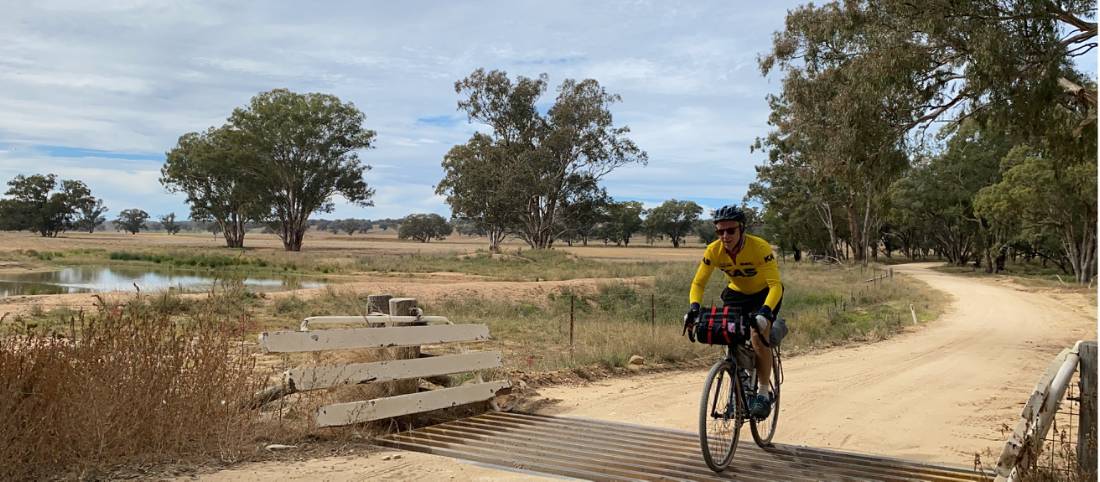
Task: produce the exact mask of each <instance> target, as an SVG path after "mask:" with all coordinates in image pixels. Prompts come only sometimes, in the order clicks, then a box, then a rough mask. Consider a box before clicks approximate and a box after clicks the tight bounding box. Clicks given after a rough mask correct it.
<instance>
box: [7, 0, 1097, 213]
mask: <svg viewBox="0 0 1100 482" xmlns="http://www.w3.org/2000/svg"><path fill="white" fill-rule="evenodd" d="M801 3H803V2H801V1H774V2H749V3H746V2H729V1H713V2H671V1H662V2H655V1H654V2H650V1H605V2H579V1H577V2H572V1H560V2H549V3H548V2H523V1H500V2H496V1H470V2H427V1H406V2H356V1H348V2H315V3H310V4H306V3H302V2H276V1H271V2H246V1H232V2H229V1H225V2H220V1H202V2H183V1H180V2H163V1H159V2H153V1H145V0H118V1H111V0H102V1H97V2H86V1H52V0H38V1H35V2H13V4H12V5H9V6H6V7H4V8H3V11H4V15H3V16H0V182H6V181H7V180H8V179H11V178H12V177H14V176H15V175H18V174H26V175H29V174H36V173H41V174H44V173H54V174H57V175H58V176H59V177H61V178H63V179H80V180H83V181H84V182H85V183H86V184H87V185H88V186H89V187H90V188H91V190H92V193H93V195H95V196H97V197H99V198H102V199H103V200H104V202H105V204H106V205H107V206H108V207H109V208H110V209H111V211H110V212H109V213H108V215H109V216H112V215H117V213H118V212H120V211H122V210H124V209H129V208H141V209H144V210H146V211H148V212H149V213H150V214H152V215H154V216H159V215H163V214H167V213H168V212H175V213H177V215H179V216H180V217H185V216H186V214H187V213H188V212H189V210H188V207H187V205H186V203H185V202H184V200H185V199H184V197H183V196H182V195H179V194H172V193H168V192H167V191H166V190H165V189H164V188H163V187H162V186H161V184H160V183H159V182H158V179H159V177H160V167H161V165H162V164H163V161H164V153H165V152H166V151H168V150H169V149H171V148H172V147H173V146H174V145H175V144H176V140H177V139H178V138H179V136H180V135H182V134H184V133H187V132H192V131H201V130H204V129H206V128H208V127H210V126H220V125H222V124H224V123H225V119H226V117H227V116H228V115H229V114H230V112H231V111H232V110H233V109H234V108H235V107H240V106H244V105H246V104H247V103H248V101H249V99H250V98H251V97H252V96H253V95H256V94H257V93H259V92H263V91H267V90H270V89H274V88H288V89H291V90H293V91H296V92H302V93H304V92H323V93H327V94H333V95H336V96H338V97H339V98H340V99H341V100H343V101H345V102H351V103H354V104H355V106H356V107H358V108H359V109H360V110H362V111H363V113H364V114H365V116H366V121H365V123H364V126H365V127H366V128H368V129H371V130H374V131H376V132H377V137H376V139H375V141H376V142H375V144H374V148H373V149H369V150H365V151H362V152H361V153H360V158H361V159H362V160H363V162H364V163H366V164H369V165H370V166H371V170H370V171H368V172H367V173H366V175H365V176H364V177H365V179H366V181H367V183H368V185H370V186H371V187H373V188H374V189H375V190H376V194H375V196H374V198H373V201H374V206H372V207H360V206H356V205H352V204H349V203H346V202H343V201H342V200H340V199H337V200H336V201H337V202H336V209H335V211H334V212H332V213H327V214H326V213H318V214H315V215H314V217H315V218H329V219H333V218H349V217H355V218H369V219H379V218H391V217H392V218H396V217H402V216H405V215H407V214H410V213H424V212H434V213H439V214H442V215H444V216H449V215H450V209H449V207H448V206H447V205H446V203H445V202H444V200H443V198H442V197H440V196H437V195H435V184H436V183H438V182H439V180H440V179H441V178H442V175H443V171H442V168H441V167H440V161H441V160H442V159H443V155H444V154H445V153H446V152H447V151H448V150H449V149H450V148H451V147H452V146H454V145H456V144H461V143H464V142H466V141H467V140H468V139H469V137H470V135H471V134H472V133H473V132H475V130H476V129H477V126H474V125H471V124H470V123H469V122H467V119H466V116H465V114H463V113H461V112H459V111H458V110H457V102H458V100H459V97H458V95H457V94H456V93H455V91H454V83H455V81H457V80H459V79H462V78H464V77H466V76H467V75H469V74H470V73H471V72H473V71H474V70H475V69H477V68H485V69H487V70H491V69H497V70H503V71H505V72H507V73H508V74H509V76H511V77H512V78H513V79H514V78H515V77H516V76H519V75H522V76H527V77H535V76H537V75H539V74H540V73H546V74H547V75H548V76H549V80H550V85H551V89H550V91H548V92H547V94H546V95H544V97H543V99H542V100H541V102H540V103H541V104H542V105H540V107H542V108H546V107H549V105H550V104H551V103H552V102H553V88H554V87H556V86H557V85H558V84H560V83H561V81H562V80H563V79H566V78H572V79H578V80H579V79H584V78H594V79H596V80H598V81H599V82H600V84H601V85H602V86H603V87H605V88H606V89H607V90H608V91H609V92H611V93H615V94H619V95H621V96H622V101H621V102H619V103H617V104H614V105H613V106H612V108H611V111H612V114H613V116H614V121H615V125H616V126H628V127H629V128H630V129H631V133H630V134H629V137H630V138H631V139H633V140H634V141H635V142H636V143H637V145H638V146H639V147H640V148H641V149H643V150H644V151H646V152H647V153H648V155H649V164H648V166H645V167H642V166H629V167H623V168H619V169H618V170H616V171H614V172H612V173H611V174H609V175H608V176H606V177H605V178H604V181H603V185H604V186H605V187H606V188H607V191H608V193H609V194H610V195H611V196H612V197H613V198H614V199H616V200H619V201H625V200H637V201H642V202H643V203H644V204H645V205H646V207H654V206H656V205H658V204H660V203H661V202H663V201H665V200H668V199H680V200H683V199H688V200H693V201H695V202H697V203H699V204H700V205H702V206H704V207H705V208H707V209H713V208H717V207H719V206H721V205H724V204H730V203H736V202H740V200H741V199H742V197H743V196H744V194H745V191H746V190H747V188H748V184H749V183H750V182H752V180H753V178H754V177H755V171H754V169H753V166H755V165H757V164H760V163H762V162H763V160H764V156H763V154H762V153H760V152H756V153H752V152H750V150H749V146H750V145H751V144H752V142H753V141H754V140H755V139H756V138H757V137H762V136H764V135H766V134H767V132H768V130H769V128H768V125H767V116H768V108H767V104H766V101H765V99H766V96H767V95H768V94H770V93H772V94H774V93H778V91H779V85H780V80H781V78H780V76H779V74H777V73H773V74H771V76H770V77H767V78H766V77H764V76H762V75H761V73H760V70H759V68H758V65H757V58H758V56H759V55H761V54H764V53H766V52H767V51H768V50H769V48H770V46H771V39H772V34H773V32H775V31H777V30H780V29H782V28H783V23H784V18H785V15H786V12H787V10H788V9H791V8H794V7H796V6H797V5H799V4H801ZM750 4H751V5H753V6H752V7H751V8H750V7H747V5H750ZM307 5H308V6H307ZM1089 57H1090V59H1089V60H1088V61H1089V62H1090V63H1091V65H1090V67H1089V68H1090V71H1092V72H1095V71H1096V67H1095V59H1094V58H1092V57H1091V56H1089Z"/></svg>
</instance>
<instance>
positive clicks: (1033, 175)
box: [974, 111, 1097, 283]
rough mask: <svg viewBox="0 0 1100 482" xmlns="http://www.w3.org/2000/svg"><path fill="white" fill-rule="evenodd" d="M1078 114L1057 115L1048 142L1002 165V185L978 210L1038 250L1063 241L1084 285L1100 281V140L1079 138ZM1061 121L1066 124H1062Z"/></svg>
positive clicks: (1024, 148) (1019, 151) (1022, 149)
mask: <svg viewBox="0 0 1100 482" xmlns="http://www.w3.org/2000/svg"><path fill="white" fill-rule="evenodd" d="M1078 114H1079V113H1077V112H1069V111H1061V112H1060V113H1059V112H1058V111H1055V114H1053V115H1055V116H1056V117H1054V118H1052V119H1051V120H1052V121H1054V123H1053V124H1050V128H1049V129H1048V130H1047V136H1046V139H1045V142H1041V143H1038V144H1020V145H1018V146H1016V147H1015V148H1013V149H1012V150H1011V151H1010V152H1009V153H1008V155H1006V156H1005V157H1004V159H1003V160H1002V161H1001V180H1000V182H998V183H996V184H993V185H991V186H988V187H985V188H983V189H982V190H981V191H980V192H979V193H978V195H977V197H976V198H975V201H974V202H975V210H976V211H977V212H978V213H980V214H981V215H982V216H984V217H986V218H988V219H989V220H990V222H991V223H992V224H993V225H994V226H999V227H1000V228H1001V229H1004V230H1006V231H1015V232H1017V233H1018V237H1019V238H1020V239H1022V240H1024V241H1025V242H1027V243H1028V244H1031V245H1033V246H1041V245H1043V244H1046V243H1048V242H1049V240H1051V239H1055V240H1057V244H1058V246H1059V247H1060V251H1061V255H1062V257H1064V258H1065V259H1066V260H1068V264H1069V266H1070V267H1071V269H1072V271H1073V274H1074V275H1075V277H1076V279H1077V281H1078V282H1080V283H1087V282H1089V281H1090V280H1092V279H1093V278H1094V277H1095V276H1096V263H1097V258H1096V245H1097V235H1096V223H1097V206H1096V199H1097V186H1096V180H1097V168H1096V150H1097V144H1096V134H1095V130H1093V133H1092V135H1091V136H1078V135H1076V134H1074V133H1073V131H1074V130H1076V129H1078V126H1079V121H1078V117H1077V116H1078ZM1058 117H1060V118H1061V122H1057V121H1058Z"/></svg>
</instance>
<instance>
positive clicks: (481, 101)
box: [437, 69, 647, 249]
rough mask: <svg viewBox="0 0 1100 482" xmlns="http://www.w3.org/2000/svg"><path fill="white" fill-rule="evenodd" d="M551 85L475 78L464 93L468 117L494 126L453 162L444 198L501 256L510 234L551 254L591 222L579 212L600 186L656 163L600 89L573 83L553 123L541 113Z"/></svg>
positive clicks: (566, 84)
mask: <svg viewBox="0 0 1100 482" xmlns="http://www.w3.org/2000/svg"><path fill="white" fill-rule="evenodd" d="M547 86H548V77H547V76H546V75H545V74H543V75H541V76H539V77H538V78H537V79H532V78H527V77H522V76H520V77H517V79H516V80H515V81H514V82H513V81H512V80H511V79H510V78H508V75H507V74H506V73H505V72H502V71H498V70H493V71H488V72H486V71H485V70H484V69H478V70H475V71H474V72H473V73H472V74H470V75H469V76H468V77H466V78H465V79H462V80H460V81H458V82H456V83H455V92H456V93H458V94H460V95H462V96H463V98H462V99H460V100H459V102H458V108H459V110H462V111H464V112H466V115H467V117H468V119H469V120H470V121H471V122H478V123H481V124H484V125H486V126H488V128H489V131H490V132H488V133H476V134H474V135H473V136H472V137H471V139H470V140H469V141H468V142H467V143H466V144H464V145H459V146H455V148H453V149H451V151H450V152H449V153H448V155H447V156H446V157H445V158H444V161H443V169H444V177H443V180H442V181H441V182H440V183H439V185H438V186H437V192H438V193H440V194H442V195H445V196H447V202H448V203H449V204H450V205H451V208H452V211H453V212H454V215H455V216H456V217H461V218H465V219H469V220H471V221H473V222H476V223H478V224H479V225H480V226H481V227H482V228H483V229H485V230H486V231H487V232H488V233H489V236H490V248H491V249H498V247H499V242H500V240H502V239H503V236H504V235H505V234H506V233H512V234H515V235H517V236H519V237H520V238H521V239H523V240H524V241H525V242H527V244H528V245H530V246H531V247H534V248H548V247H551V246H552V245H553V242H554V240H555V239H558V238H561V237H562V235H563V234H564V232H565V231H567V230H569V229H570V226H575V223H570V222H569V219H568V218H569V217H571V216H575V215H579V214H578V213H582V212H585V210H584V209H581V208H580V207H579V206H573V208H570V205H571V204H577V203H583V202H587V201H585V200H587V199H592V198H593V197H598V196H599V194H598V193H599V191H600V189H599V184H598V183H599V180H600V178H602V177H603V176H604V175H606V174H608V173H610V172H612V171H613V170H615V169H616V168H618V167H621V166H623V165H627V164H635V163H637V164H645V163H646V162H647V157H646V154H645V152H644V151H642V150H641V149H639V148H638V147H637V146H636V145H635V144H634V142H633V141H632V140H630V139H629V138H628V137H627V134H628V133H629V132H630V129H629V128H627V127H615V125H614V121H613V118H612V115H611V111H610V106H611V104H613V103H615V102H619V101H620V100H621V98H620V97H619V96H618V95H615V94H611V93H608V92H607V91H606V90H605V89H604V88H603V87H602V86H600V84H599V82H597V81H596V80H594V79H585V80H582V81H579V82H578V81H576V80H573V79H565V80H564V81H562V83H561V84H560V85H559V87H558V88H557V97H556V98H555V101H554V104H553V105H552V106H551V107H550V109H549V111H548V112H547V113H546V114H542V113H540V111H539V109H538V108H537V107H536V104H537V102H538V101H539V99H540V98H541V97H542V95H543V93H544V92H545V91H546V89H547Z"/></svg>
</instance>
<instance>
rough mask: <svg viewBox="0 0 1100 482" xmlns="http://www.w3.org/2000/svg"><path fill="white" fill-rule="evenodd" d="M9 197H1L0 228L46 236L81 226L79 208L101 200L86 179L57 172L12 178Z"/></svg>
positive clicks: (8, 192)
mask: <svg viewBox="0 0 1100 482" xmlns="http://www.w3.org/2000/svg"><path fill="white" fill-rule="evenodd" d="M8 187H9V188H8V191H7V192H6V193H5V194H6V195H7V196H9V197H8V199H3V200H0V218H2V219H3V221H0V229H12V230H24V229H26V230H30V231H34V232H36V233H38V234H39V235H41V236H43V237H50V238H52V237H57V235H58V234H60V233H62V232H65V231H68V230H70V229H73V228H76V227H77V222H78V221H79V220H78V218H76V215H77V213H78V212H81V211H83V210H84V209H85V208H88V207H89V206H93V207H94V206H95V205H96V203H97V202H98V200H97V199H96V198H95V197H93V196H92V192H91V190H89V189H88V186H87V185H85V184H84V183H83V182H82V181H78V180H70V179H62V180H60V184H59V183H58V178H57V176H56V175H54V174H46V175H42V174H33V175H30V176H25V175H22V174H20V175H18V176H15V178H13V179H12V180H10V181H8Z"/></svg>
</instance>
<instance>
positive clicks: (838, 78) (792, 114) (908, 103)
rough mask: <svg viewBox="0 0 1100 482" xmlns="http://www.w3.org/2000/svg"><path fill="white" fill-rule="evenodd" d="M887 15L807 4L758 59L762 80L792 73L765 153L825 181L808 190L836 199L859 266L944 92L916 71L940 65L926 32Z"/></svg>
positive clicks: (862, 7) (855, 5) (777, 102)
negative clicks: (927, 115) (912, 136)
mask: <svg viewBox="0 0 1100 482" xmlns="http://www.w3.org/2000/svg"><path fill="white" fill-rule="evenodd" d="M889 15H890V14H889V13H887V12H883V11H881V10H879V9H877V8H875V7H874V5H871V4H868V3H866V2H854V1H853V2H846V3H845V4H844V5H841V4H838V3H829V4H825V5H823V6H820V7H816V6H814V5H813V4H810V5H807V6H803V7H800V8H798V9H795V10H792V11H791V12H789V13H788V15H787V22H786V28H785V30H783V31H781V32H778V33H777V34H776V36H775V39H774V42H773V48H772V50H771V52H769V53H768V54H767V55H764V56H763V57H761V59H760V67H761V71H762V72H763V73H764V74H765V75H767V74H768V73H770V72H771V71H773V70H775V69H778V70H780V71H782V72H784V74H785V76H784V78H783V91H782V94H781V95H780V96H778V97H772V98H771V99H770V103H771V106H772V113H773V115H772V118H771V123H772V124H773V125H775V126H776V130H775V131H774V132H773V135H770V136H769V137H768V138H767V139H765V140H764V141H763V143H762V144H763V147H765V148H767V149H769V150H770V151H777V150H778V151H779V154H780V155H779V156H778V157H779V158H783V157H784V156H785V157H786V158H787V159H793V160H797V164H796V165H798V166H799V167H801V168H802V169H803V170H804V171H809V172H810V173H812V174H811V175H810V176H809V177H811V178H814V179H827V180H828V184H827V185H825V186H821V185H813V184H811V185H810V188H811V192H813V193H814V194H815V196H811V197H810V199H814V198H815V197H817V198H821V197H828V198H830V199H834V198H835V199H836V201H837V202H838V204H839V205H840V206H841V207H842V208H843V210H844V213H845V214H846V217H847V228H848V232H849V242H850V244H851V246H852V247H853V251H854V255H855V258H856V260H860V261H862V260H864V259H865V255H866V252H867V250H868V249H873V246H871V244H872V243H873V242H875V241H874V240H875V238H876V237H877V232H878V228H879V226H880V225H881V223H882V218H883V215H884V212H883V211H884V210H883V209H882V207H883V206H884V203H883V200H884V199H885V196H886V190H887V188H888V187H889V185H890V184H891V183H892V182H893V181H894V180H895V179H897V178H898V177H899V176H900V175H901V173H902V172H903V171H904V169H905V168H906V167H907V166H908V157H907V152H906V151H907V144H906V140H907V139H906V136H905V134H906V131H907V129H908V128H909V127H911V126H912V125H913V124H914V122H915V121H916V120H917V117H919V110H920V109H919V107H920V106H922V105H925V104H926V103H928V102H929V100H930V99H933V98H935V96H936V95H937V93H938V92H939V91H938V90H937V89H936V87H935V85H930V82H929V81H928V80H926V79H922V78H920V77H918V76H912V75H909V73H910V72H912V71H914V70H919V69H921V68H923V67H925V66H927V65H928V64H929V63H930V62H933V61H934V59H933V58H932V57H931V56H930V54H929V52H928V51H926V50H925V49H923V48H921V46H920V42H919V40H920V34H919V33H915V32H913V31H911V30H909V29H899V28H895V26H894V25H893V24H892V23H890V22H889V21H888V19H884V18H882V17H884V16H885V17H889ZM771 158H773V159H774V158H776V156H775V155H774V154H773V156H772V157H771ZM826 195H827V196H826ZM834 239H835V238H834Z"/></svg>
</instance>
